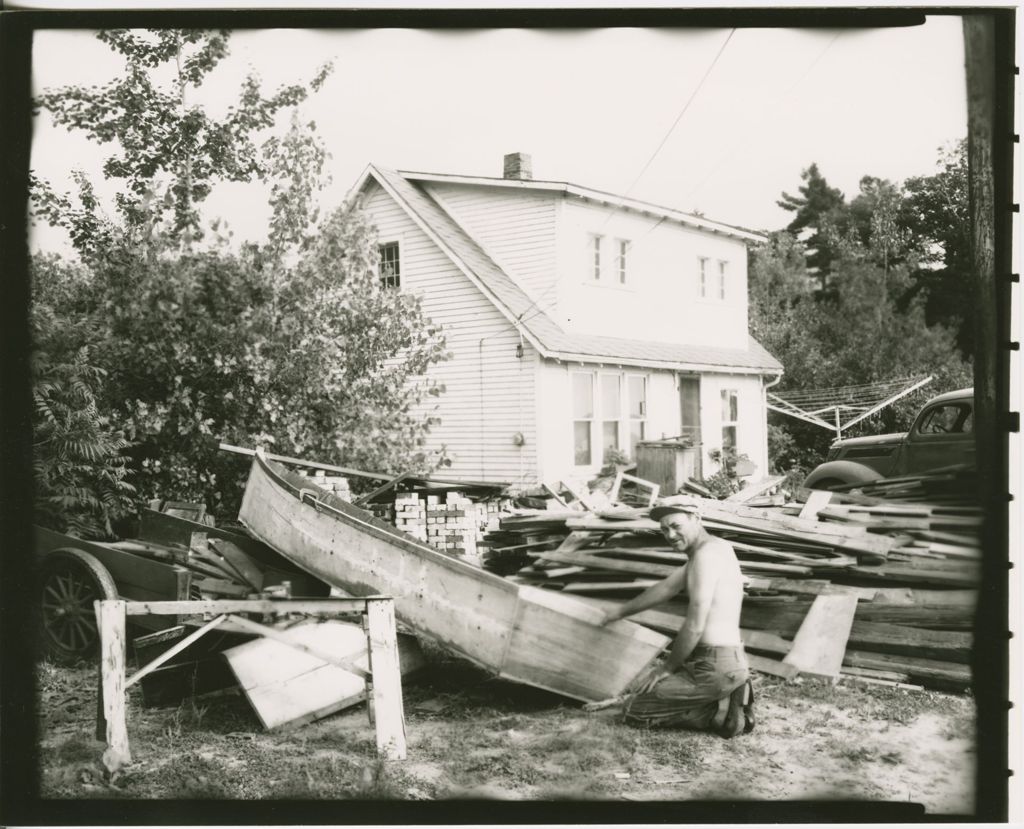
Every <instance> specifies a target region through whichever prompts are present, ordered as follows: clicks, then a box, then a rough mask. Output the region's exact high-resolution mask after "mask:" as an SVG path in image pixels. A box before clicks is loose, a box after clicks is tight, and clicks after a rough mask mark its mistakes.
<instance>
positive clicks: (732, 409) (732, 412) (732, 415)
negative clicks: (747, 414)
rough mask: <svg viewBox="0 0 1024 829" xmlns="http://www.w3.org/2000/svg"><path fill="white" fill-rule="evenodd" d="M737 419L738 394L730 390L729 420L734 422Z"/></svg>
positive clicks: (738, 417)
mask: <svg viewBox="0 0 1024 829" xmlns="http://www.w3.org/2000/svg"><path fill="white" fill-rule="evenodd" d="M739 419H740V416H739V395H738V394H737V393H736V392H734V391H731V392H729V420H731V421H732V422H733V423H735V422H736V421H737V420H739Z"/></svg>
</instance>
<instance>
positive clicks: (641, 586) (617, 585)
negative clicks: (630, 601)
mask: <svg viewBox="0 0 1024 829" xmlns="http://www.w3.org/2000/svg"><path fill="white" fill-rule="evenodd" d="M657 583H658V579H637V580H636V581H599V582H581V581H574V582H569V583H568V584H566V585H565V586H564V587H563V588H562V592H563V593H639V592H640V591H641V590H646V589H647V588H648V587H651V586H652V585H655V584H657Z"/></svg>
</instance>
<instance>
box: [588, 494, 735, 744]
mask: <svg viewBox="0 0 1024 829" xmlns="http://www.w3.org/2000/svg"><path fill="white" fill-rule="evenodd" d="M651 518H653V519H655V520H657V521H660V522H661V531H662V533H664V535H665V538H666V539H668V541H669V543H670V544H671V545H672V546H673V547H674V548H675V549H676V550H678V551H679V552H681V553H686V554H687V555H688V556H689V561H688V562H687V563H686V564H685V565H683V566H682V567H680V568H679V569H678V570H676V571H675V572H674V573H672V575H670V576H668V577H667V578H665V579H664V580H662V581H660V582H658V583H657V584H655V585H652V586H651V587H649V588H647V589H646V590H645V591H644V592H643V593H641V594H640V595H639V596H636V597H635V598H633V599H631V600H630V601H628V602H626V603H625V604H623V605H622V606H621V607H618V608H616V609H614V610H610V611H608V612H607V613H606V614H605V619H604V624H608V623H610V622H613V621H615V620H617V619H622V618H625V617H626V616H631V615H633V614H634V613H639V612H640V611H641V610H646V609H647V608H649V607H654V606H655V605H658V604H661V603H662V602H666V601H668V600H669V599H671V598H672V597H673V596H675V595H676V594H678V593H680V592H681V591H683V590H685V591H686V593H687V595H688V597H689V608H688V610H687V613H686V620H685V621H684V622H683V626H682V628H681V629H680V631H679V634H678V635H677V636H676V638H675V641H674V642H673V643H672V647H671V649H670V650H669V654H668V656H667V657H666V659H665V661H664V664H663V665H662V668H661V670H659V671H657V672H656V673H655V674H654V675H652V676H651V677H650V678H649V679H647V680H646V681H645V682H644V683H643V685H642V686H641V687H640V689H639V690H638V691H637V692H636V693H635V694H632V695H631V696H629V697H628V698H627V699H626V701H625V704H624V715H625V720H626V722H632V723H634V724H641V725H662V726H672V727H677V728H692V729H697V730H701V731H708V730H713V731H716V732H717V733H718V734H720V735H721V736H723V737H734V736H736V735H737V734H739V733H740V732H741V731H751V730H752V729H753V727H754V716H753V689H752V686H751V684H750V672H749V669H748V667H747V658H746V654H745V653H744V651H743V642H742V640H741V639H740V606H741V605H742V603H743V576H742V574H741V573H740V566H739V562H738V561H737V560H736V554H735V553H734V552H733V549H732V546H731V545H730V544H729V543H727V542H725V541H723V540H722V539H720V538H714V537H712V536H711V535H709V534H708V532H707V530H705V529H704V526H703V524H702V523H701V519H700V505H699V503H698V502H697V501H695V500H694V499H692V498H687V497H685V496H676V497H674V498H671V499H667V500H666V501H665V502H664V503H663V504H662V505H660V506H657V507H655V508H654V509H652V510H651Z"/></svg>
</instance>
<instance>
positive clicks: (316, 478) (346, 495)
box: [309, 469, 352, 501]
mask: <svg viewBox="0 0 1024 829" xmlns="http://www.w3.org/2000/svg"><path fill="white" fill-rule="evenodd" d="M309 479H310V481H311V482H312V483H313V485H314V486H317V487H319V488H320V489H324V490H327V492H330V493H332V494H333V495H336V496H337V497H338V498H341V499H342V500H343V501H351V500H352V490H351V489H349V486H348V478H345V477H342V476H341V475H328V474H327V473H326V472H324V471H323V470H320V469H317V470H314V471H313V473H312V474H311V475H310V478H309Z"/></svg>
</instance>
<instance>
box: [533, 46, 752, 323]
mask: <svg viewBox="0 0 1024 829" xmlns="http://www.w3.org/2000/svg"><path fill="white" fill-rule="evenodd" d="M734 34H736V29H735V28H733V29H730V30H729V34H728V35H727V36H726V38H725V41H724V42H723V43H722V45H721V46H720V47H719V49H718V52H717V53H716V54H715V57H714V59H713V60H712V61H711V64H710V65H709V66H708V68H707V69H706V70H705V72H704V74H703V76H702V77H701V79H700V81H698V83H697V86H696V88H695V89H694V90H693V92H692V93H691V94H690V97H689V98H688V99H687V101H686V103H685V104H683V108H682V109H681V110H680V111H679V114H678V115H677V116H676V118H675V120H674V121H673V122H672V126H671V127H669V128H668V132H666V133H665V135H664V137H663V138H662V139H661V141H660V143H659V144H658V146H657V147H656V148H655V149H654V152H653V153H651V156H650V158H648V159H647V162H646V163H645V164H644V166H643V167H642V168H641V170H640V172H639V173H638V174H637V176H636V178H635V179H633V183H632V184H630V185H629V187H628V188H627V189H626V192H625V193H623V194H622V196H623V198H626V197H628V196H629V194H630V193H631V192H633V188H634V187H636V185H637V183H638V182H639V181H640V179H641V178H643V176H644V173H646V172H647V169H648V168H649V167H650V166H651V164H652V163H653V162H654V159H655V158H657V156H658V153H660V152H661V150H662V149H663V148H664V146H665V144H666V143H667V142H668V139H669V138H670V137H671V136H672V133H673V132H674V131H675V128H676V127H677V126H679V122H680V121H682V120H683V116H684V115H686V111H687V110H688V109H689V108H690V104H692V103H693V102H694V100H695V99H696V97H697V94H698V93H699V92H700V90H701V89H702V88H703V86H704V83H705V82H706V81H707V79H708V77H709V76H710V75H711V72H712V70H713V69H714V68H715V65H716V64H717V63H718V59H719V58H721V57H722V53H723V52H724V51H725V47H726V46H728V45H729V41H730V40H732V36H733V35H734ZM621 209H622V208H621V207H614V208H612V210H610V211H609V212H608V215H607V216H605V220H604V222H603V223H602V224H601V227H600V228H599V230H601V231H603V230H604V229H605V227H607V225H608V222H609V221H610V220H611V217H612V216H614V215H615V213H616V212H618V211H619V210H621ZM663 221H664V218H662V219H659V220H658V222H657V224H655V225H654V227H658V225H660V224H661V223H662V222H663ZM654 227H652V228H651V230H654ZM651 230H649V231H648V232H647V233H650V232H651ZM647 233H645V234H644V237H646V236H647ZM644 237H641V238H644ZM586 244H590V243H589V241H588V242H587V243H586ZM631 248H632V245H631ZM557 283H558V279H557V274H556V275H555V281H554V282H553V283H552V284H551V285H550V286H548V288H547V289H546V290H545V291H544V292H543V293H542V294H541V295H540V296H538V297H537V299H535V300H534V301H533V302H531V303H530V304H529V305H528V306H527V307H526V310H525V311H523V312H522V313H521V314H519V316H518V317H517V318H516V322H523V321H524V320H523V317H525V316H526V314H528V313H529V312H530V311H531V310H533V308H535V307H536V306H537V305H538V303H539V302H540V301H541V300H542V299H543V298H544V297H546V296H547V295H548V294H549V293H550V292H551V291H552V290H553V289H554V287H555V286H556V285H557ZM549 307H550V306H549ZM542 312H543V310H538V312H537V313H536V314H533V315H531V316H530V317H529V318H528V319H533V318H534V317H536V316H537V315H538V314H540V313H542Z"/></svg>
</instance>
